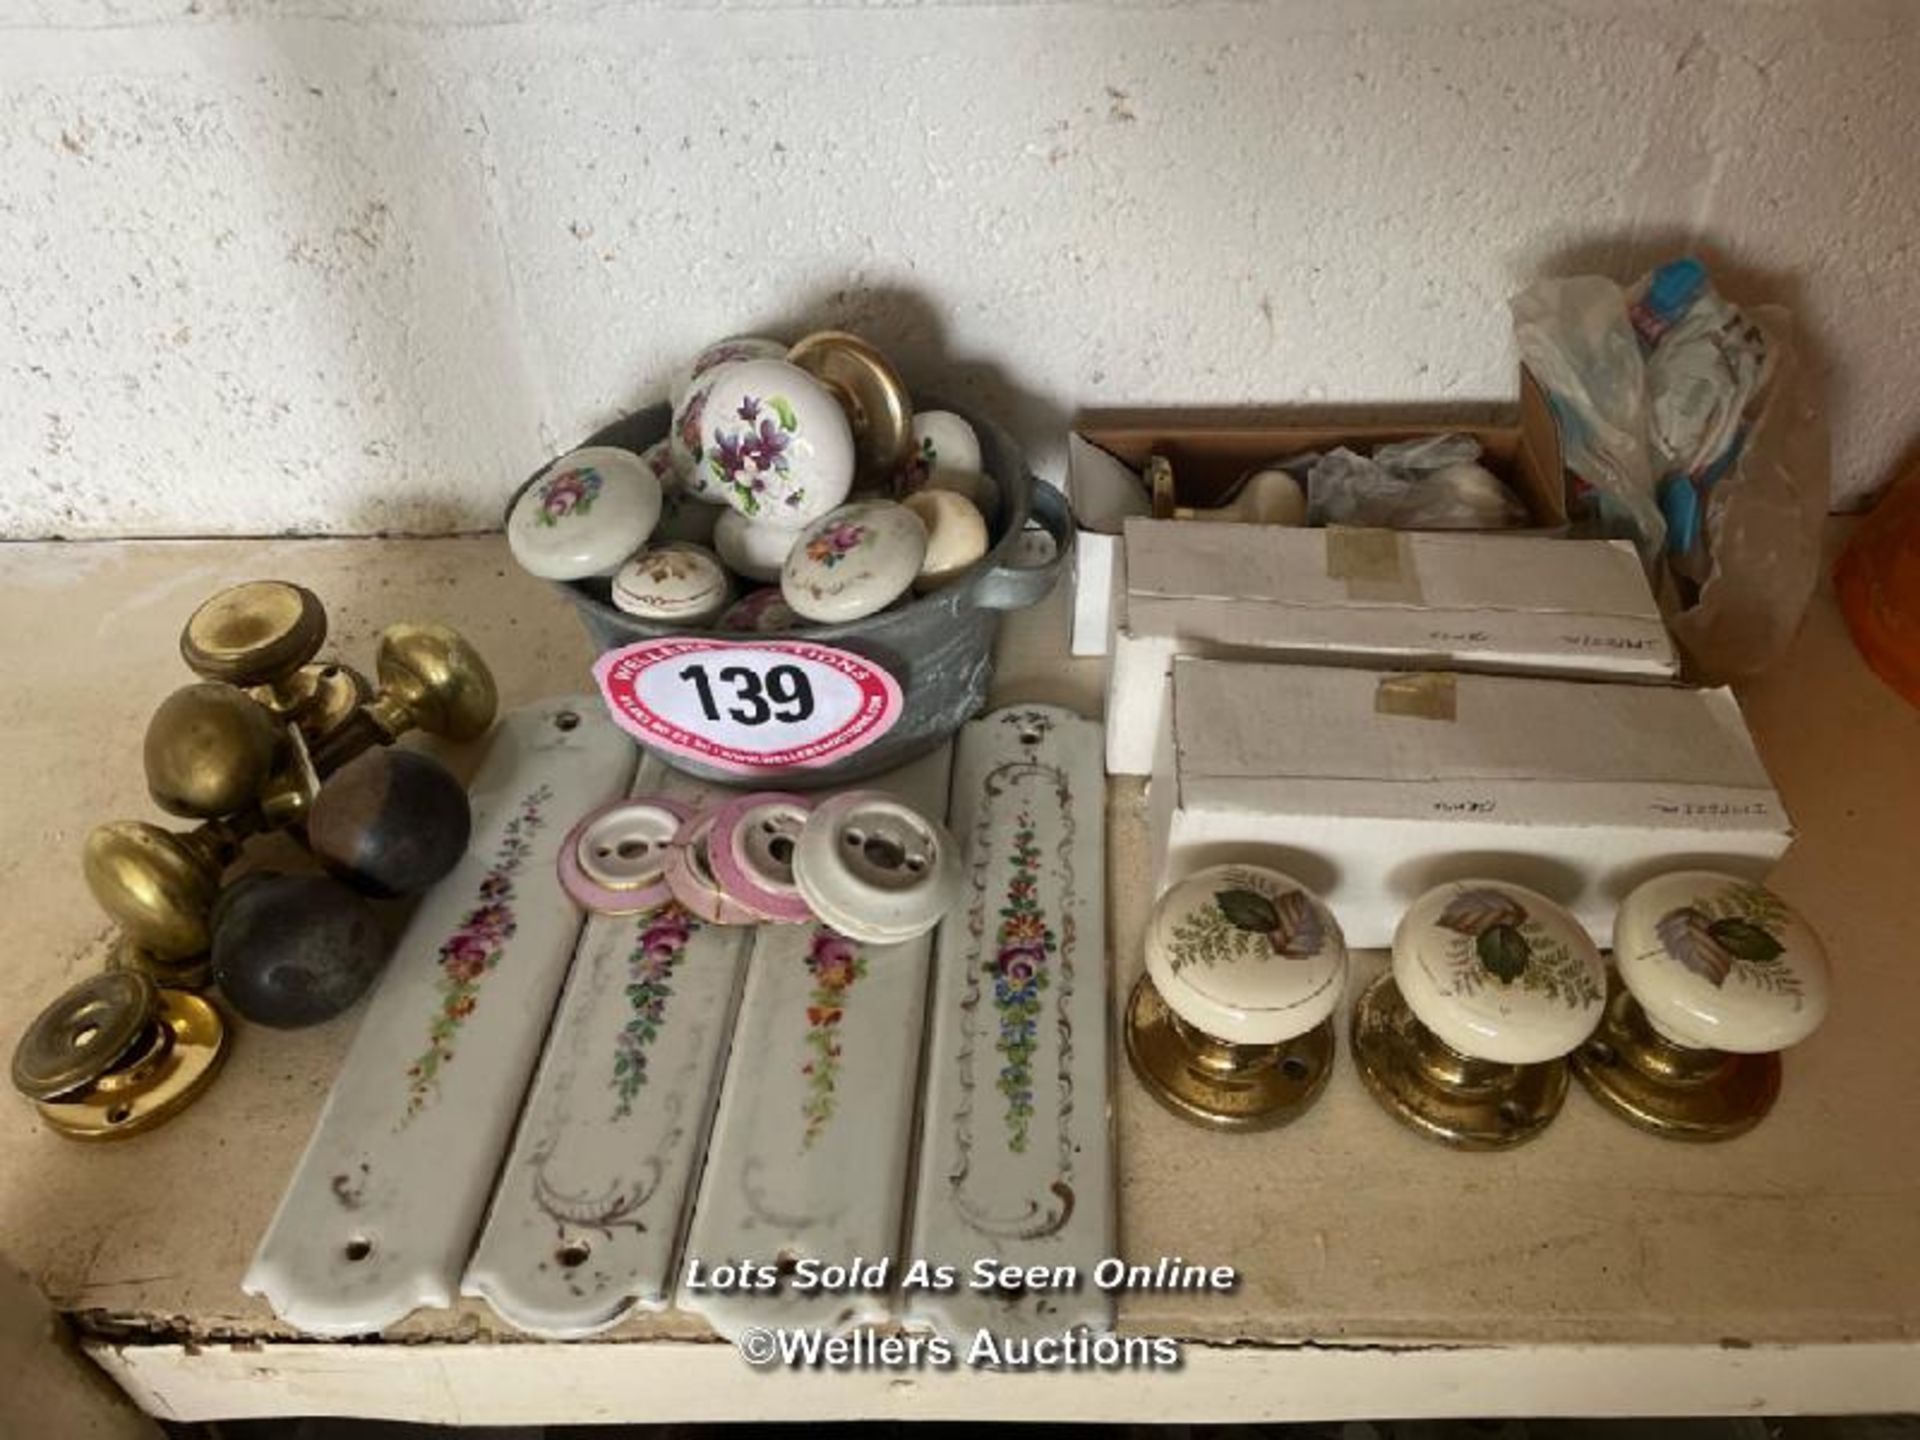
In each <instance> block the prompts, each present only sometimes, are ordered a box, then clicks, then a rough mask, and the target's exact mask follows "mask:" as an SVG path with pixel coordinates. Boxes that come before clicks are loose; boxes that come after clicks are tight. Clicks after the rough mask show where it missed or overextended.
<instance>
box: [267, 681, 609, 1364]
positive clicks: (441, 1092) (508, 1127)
mask: <svg viewBox="0 0 1920 1440" xmlns="http://www.w3.org/2000/svg"><path fill="white" fill-rule="evenodd" d="M634 763H635V754H634V749H633V745H632V743H631V742H630V741H629V740H628V739H627V738H626V735H625V732H623V731H622V730H620V729H619V728H618V727H617V726H616V725H614V723H613V722H612V721H611V720H610V719H608V718H607V716H606V712H605V708H604V707H603V706H601V705H600V704H599V703H598V701H596V700H594V699H593V698H591V697H589V696H574V697H563V698H560V699H555V700H549V701H544V702H542V703H540V704H537V705H531V706H527V707H525V708H523V709H520V710H515V711H512V712H510V713H509V714H507V715H506V716H504V717H503V718H502V719H501V721H500V722H499V724H498V725H497V726H496V727H495V729H494V732H493V735H492V737H491V739H490V740H489V742H488V745H487V751H486V755H485V757H484V759H483V760H482V761H481V764H480V768H479V771H478V773H477V774H476V775H475V777H474V781H473V785H472V787H471V792H470V799H471V802H472V808H473V832H472V840H471V842H470V844H469V848H468V851H467V853H466V855H465V856H464V857H463V858H462V859H461V861H460V863H459V864H458V865H456V866H455V867H454V869H453V870H452V871H451V872H450V873H449V874H448V875H447V876H446V878H445V879H443V880H441V881H440V882H439V884H437V885H435V886H434V887H433V888H432V889H431V890H429V891H428V892H427V893H426V895H425V896H424V897H423V898H422V899H421V901H420V904H419V907H418V908H417V909H416V910H415V911H414V913H413V916H412V918H411V919H410V920H409V922H408V924H407V927H406V929H405V930H404V931H403V932H402V934H401V936H400V938H399V940H398V941H397V943H396V944H395V946H394V951H393V958H392V959H391V960H390V961H389V962H388V964H387V969H386V972H385V973H384V974H383V975H382V977H381V979H380V981H379V984H378V986H377V988H376V989H375V990H374V993H373V995H372V997H371V999H370V1000H369V1002H368V1005H367V1010H366V1014H365V1016H364V1017H363V1018H362V1020H361V1022H360V1029H359V1031H358V1032H357V1033H356V1034H355V1035H354V1038H353V1044H352V1046H351V1048H350V1049H349V1050H348V1052H347V1057H346V1060H345V1062H344V1063H343V1064H342V1065H341V1068H340V1075H339V1078H338V1079H337V1080H336V1081H335V1082H334V1086H333V1091H332V1093H331V1094H330V1095H329V1096H328V1098H327V1105H326V1109H325V1110H324V1111H322V1112H321V1116H320V1122H319V1124H318V1126H317V1127H316V1128H315V1130H314V1133H313V1138H312V1139H311V1140H310V1141H309V1142H308V1144H307V1150H306V1153H305V1154H304V1155H303V1156H302V1157H301V1160H300V1164H299V1167H298V1168H297V1169H296V1170H295V1172H294V1175H293V1179H292V1181H291V1183H290V1184H289V1185H288V1187H287V1191H286V1194H285V1196H284V1197H283V1198H282V1200H281V1202H280V1208H279V1210H278V1211H277V1212H276V1213H275V1215H274V1217H273V1223H272V1224H271V1225H270V1226H269V1227H268V1229H267V1233H266V1236H265V1238H264V1239H262V1240H261V1242H260V1248H259V1250H258V1252H257V1253H256V1254H255V1255H254V1259H253V1264H252V1265H251V1266H250V1267H249V1269H248V1271H247V1275H246V1278H245V1279H244V1280H243V1281H242V1287H243V1288H244V1289H245V1290H247V1291H248V1292H249V1293H250V1294H255V1295H262V1296H265V1297H266V1299H267V1301H268V1302H269V1303H270V1304H271V1305H272V1306H273V1309H274V1313H275V1314H277V1315H279V1316H280V1318H281V1319H283V1320H285V1321H286V1322H287V1323H288V1324H290V1325H293V1326H296V1327H297V1328H299V1329H301V1330H306V1331H309V1332H311V1333H313V1334H316V1335H329V1336H333V1335H365V1334H372V1333H374V1332H376V1331H379V1330H382V1329H384V1328H385V1327H387V1326H388V1325H391V1324H393V1323H394V1322H395V1321H397V1320H400V1319H401V1318H403V1317H404V1316H405V1315H406V1314H407V1313H408V1312H409V1311H411V1310H414V1309H415V1308H417V1307H419V1306H422V1305H451V1304H452V1303H453V1300H454V1295H455V1288H456V1286H457V1284H458V1281H459V1277H460V1272H461V1269H462V1267H463V1266H464V1265H465V1263H466V1259H467V1255H468V1252H469V1250H470V1249H471V1248H472V1245H473V1237H474V1233H475V1231H476V1230H477V1229H478V1228H479V1225H480V1220H481V1216H482V1214H483V1213H484V1211H485V1207H486V1203H487V1197H488V1195H489V1194H490V1193H491V1192H492V1188H493V1181H494V1175H495V1173H496V1172H497V1171H498V1169H499V1165H500V1159H501V1156H502V1155H503V1154H504V1153H505V1152H506V1148H507V1143H508V1141H509V1139H510V1137H511V1135H512V1132H513V1126H514V1121H515V1120H516V1119H517V1118H518V1117H519V1114H520V1107H521V1100H522V1099H523V1097H524V1096H525V1094H526V1088H527V1080H528V1077H529V1076H530V1075H531V1074H532V1071H533V1066H534V1062H535V1060H536V1059H537V1058H538V1056H539V1053H540V1047H541V1044H542V1042H543V1041H544V1040H545V1038H546V1029H547V1018H548V1016H550V1015H551V1014H552V1013H553V1002H554V997H555V996H556V995H557V994H558V993H559V991H560V987H561V984H562V982H563V981H564V980H565V978H566V974H567V969H568V966H569V965H570V964H571V963H572V960H573V950H574V942H575V941H576V940H577V939H578V937H579V934H580V925H581V911H580V910H579V908H578V907H577V906H575V905H574V903H573V902H572V901H571V900H570V899H568V898H567V896H566V894H565V892H564V891H562V890H561V888H560V877H559V874H558V872H557V869H556V864H555V862H556V860H557V858H558V851H559V846H560V844H561V842H562V839H563V837H564V836H565V835H566V833H567V830H568V827H569V826H570V825H571V824H572V822H573V821H574V820H575V819H576V818H578V817H579V816H581V815H583V814H585V813H586V812H587V811H588V810H590V809H592V808H593V807H594V806H595V805H597V804H599V803H600V802H602V801H604V800H606V799H607V798H608V797H609V796H612V795H618V794H620V793H622V792H623V791H624V790H625V789H626V786H627V784H628V781H629V779H630V778H631V776H632V774H633V770H634Z"/></svg>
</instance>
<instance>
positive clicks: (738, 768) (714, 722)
mask: <svg viewBox="0 0 1920 1440" xmlns="http://www.w3.org/2000/svg"><path fill="white" fill-rule="evenodd" d="M594 678H595V679H596V680H598V681H599V683H600V691H601V695H602V697H603V698H604V699H605V700H606V702H607V707H608V709H609V710H611V711H612V713H613V718H614V719H615V720H616V721H618V722H619V724H620V725H621V726H622V727H623V728H624V729H626V730H627V731H628V732H629V733H631V734H632V735H633V736H634V737H635V738H637V739H639V740H640V741H641V742H643V743H644V744H646V745H649V746H652V747H653V748H655V749H659V750H664V751H666V752H668V753H669V754H672V755H677V756H680V757H682V758H685V759H689V760H697V761H700V762H701V763H703V764H706V765H709V766H712V767H714V768H717V769H721V770H728V771H732V772H734V773H737V774H742V775H764V774H767V773H768V772H771V771H779V770H793V769H809V768H813V767H817V766H821V765H827V764H831V763H832V762H833V761H835V760H838V759H840V758H841V757H842V756H845V755H847V754H849V753H851V752H852V751H855V750H858V749H860V748H861V747H863V746H866V745H870V744H872V743H873V742H874V741H875V740H878V739H879V738H880V737H881V736H882V735H884V734H886V733H887V731H888V730H890V729H892V728H893V725H894V724H895V722H897V721H898V720H899V718H900V710H901V704H902V696H901V693H900V685H899V682H898V681H896V680H895V679H894V677H893V676H892V675H890V674H888V673H887V671H885V670H884V669H882V668H881V667H880V666H878V665H877V664H875V663H874V662H873V661H871V660H868V659H866V658H865V657H863V656H860V655H855V654H853V653H852V652H850V651H846V650H841V649H837V648H835V647H834V646H831V645H815V644H813V643H811V642H809V641H804V640H749V641H730V640H711V639H705V638H695V637H687V638H684V639H679V638H676V639H666V640H646V641H642V642H640V643H639V644H637V645H629V646H626V647H625V648H624V649H620V650H615V651H612V652H610V653H608V654H606V655H602V656H601V657H600V660H599V662H598V663H597V664H596V665H595V666H594Z"/></svg>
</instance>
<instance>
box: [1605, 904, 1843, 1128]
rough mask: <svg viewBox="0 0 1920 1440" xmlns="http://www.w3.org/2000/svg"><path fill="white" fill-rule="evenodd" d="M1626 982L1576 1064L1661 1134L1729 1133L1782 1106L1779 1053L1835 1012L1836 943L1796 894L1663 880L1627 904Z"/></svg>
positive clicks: (1622, 970) (1619, 940)
mask: <svg viewBox="0 0 1920 1440" xmlns="http://www.w3.org/2000/svg"><path fill="white" fill-rule="evenodd" d="M1613 961H1614V969H1615V973H1616V975H1617V976H1618V981H1617V983H1616V985H1615V989H1614V993H1613V995H1612V996H1611V998H1610V1000H1609V1002H1608V1006H1607V1014H1606V1020H1605V1022H1604V1023H1603V1025H1602V1026H1601V1029H1600V1031H1599V1033H1598V1034H1597V1035H1596V1036H1595V1037H1594V1039H1593V1042H1592V1043H1591V1044H1589V1045H1588V1046H1587V1047H1586V1048H1585V1049H1584V1050H1582V1051H1581V1052H1580V1053H1579V1054H1578V1055H1577V1056H1576V1057H1575V1060H1574V1067H1575V1070H1576V1072H1577V1073H1578V1074H1579V1076H1580V1078H1581V1080H1582V1081H1583V1082H1584V1083H1585V1084H1586V1086H1587V1088H1588V1090H1589V1091H1590V1092H1592V1094H1593V1095H1594V1097H1595V1098H1596V1099H1598V1100H1599V1101H1600V1102H1601V1103H1602V1104H1603V1105H1605V1106H1606V1107H1607V1108H1608V1109H1610V1110H1612V1111H1614V1113H1615V1114H1618V1115H1620V1116H1622V1117H1623V1118H1625V1119H1627V1120H1628V1121H1630V1122H1632V1123H1634V1124H1636V1125H1639V1126H1640V1127H1641V1128H1643V1129H1647V1130H1651V1131H1653V1132H1655V1133H1656V1134H1661V1135H1667V1136H1671V1137H1674V1138H1678V1139H1689V1140H1724V1139H1731V1138H1732V1137H1733V1136H1735V1135H1740V1134H1744V1133H1745V1132H1746V1131H1747V1130H1749V1129H1751V1128H1752V1127H1753V1126H1754V1125H1756V1124H1758V1123H1759V1122H1760V1120H1761V1119H1763V1118H1764V1117H1765V1116H1766V1114H1767V1112H1768V1111H1769V1110H1770V1109H1771V1108H1772V1106H1773V1102H1774V1100H1775V1098H1776V1097H1777V1096H1778V1094H1779V1089H1780V1070H1781V1066H1780V1056H1779V1053H1778V1052H1779V1051H1781V1050H1784V1049H1787V1048H1788V1047H1789V1046H1792V1045H1797V1044H1799V1043H1800V1042H1801V1041H1802V1040H1805V1039H1806V1038H1807V1037H1808V1036H1809V1035H1811V1034H1812V1033H1813V1032H1814V1031H1815V1030H1816V1029H1818V1028H1819V1026H1820V1024H1821V1022H1822V1021H1823V1020H1824V1019H1825V1018H1826V1014H1827V1006H1828V1002H1829V998H1830V993H1831V988H1832V981H1831V978H1830V974H1829V970H1828V965H1827V955H1826V949H1825V947H1824V946H1823V945H1822V944H1821V943H1820V937H1819V936H1818V935H1816V934H1815V933H1814V931H1813V928H1812V927H1811V926H1810V925H1808V924H1807V922H1806V921H1805V920H1804V919H1803V918H1802V917H1801V916H1800V915H1799V913H1798V912H1797V911H1795V910H1794V909H1793V908H1792V907H1791V906H1789V905H1788V904H1787V903H1786V901H1784V900H1782V899H1781V898H1780V897H1779V896H1778V895H1776V894H1774V893H1773V892H1772V891H1771V890H1769V889H1767V888H1766V887H1765V886H1763V885H1759V884H1756V883H1754V882H1753V881H1750V880H1743V879H1740V878H1738V877H1736V876H1732V875H1723V874H1718V873H1715V872H1712V871H1704V870H1683V871H1676V872H1674V873H1671V874H1667V875H1660V876H1657V877H1655V878H1654V879H1652V880H1649V881H1647V882H1645V883H1644V884H1642V885H1640V886H1639V887H1638V888H1636V889H1635V890H1633V891H1632V892H1631V893H1630V894H1628V895H1627V897H1626V898H1625V899H1624V900H1622V901H1621V902H1620V908H1619V910H1618V912H1616V914H1615V916H1614V924H1613Z"/></svg>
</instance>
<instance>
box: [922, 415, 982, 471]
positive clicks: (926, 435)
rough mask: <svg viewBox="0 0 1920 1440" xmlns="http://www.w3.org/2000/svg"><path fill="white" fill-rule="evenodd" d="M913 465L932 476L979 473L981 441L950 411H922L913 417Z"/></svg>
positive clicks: (962, 419)
mask: <svg viewBox="0 0 1920 1440" xmlns="http://www.w3.org/2000/svg"><path fill="white" fill-rule="evenodd" d="M913 464H914V467H915V468H916V469H917V470H920V471H922V472H924V473H926V474H929V475H930V474H932V473H933V472H934V471H936V470H969V471H973V472H975V473H978V471H979V469H980V437H979V436H978V435H976V434H974V431H973V426H971V425H970V424H968V423H967V421H966V420H965V419H964V418H963V417H962V416H959V415H956V414H954V413H953V412H952V411H951V410H922V411H920V412H919V413H918V414H916V415H915V416H914V417H913Z"/></svg>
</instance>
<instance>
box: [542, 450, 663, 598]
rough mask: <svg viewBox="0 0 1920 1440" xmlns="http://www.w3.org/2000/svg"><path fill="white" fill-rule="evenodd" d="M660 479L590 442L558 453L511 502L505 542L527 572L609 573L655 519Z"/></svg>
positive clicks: (633, 459)
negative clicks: (579, 447)
mask: <svg viewBox="0 0 1920 1440" xmlns="http://www.w3.org/2000/svg"><path fill="white" fill-rule="evenodd" d="M661 503H662V501H661V492H660V482H659V480H658V479H657V478H656V477H655V475H654V472H653V470H652V469H651V468H650V467H649V466H648V465H647V464H646V463H645V462H643V461H642V460H641V458H640V457H639V456H638V455H635V454H633V453H632V452H631V451H628V450H617V449H614V448H613V447H612V446H609V445H590V446H588V447H587V448H586V449H584V450H575V451H574V452H573V453H571V454H569V455H562V456H561V457H560V458H559V459H558V460H556V461H554V462H553V464H551V465H549V466H548V467H547V468H546V469H545V470H543V471H542V472H541V473H540V474H539V475H538V476H537V477H535V479H534V481H533V483H532V484H530V485H528V486H527V488H526V489H525V490H524V491H522V492H521V494H520V498H519V499H518V500H516V501H514V504H513V510H512V512H511V513H510V514H509V515H508V516H507V545H508V547H509V548H510V549H511V550H512V551H513V558H514V559H515V560H517V561H519V562H520V567H521V568H522V569H523V570H525V571H527V573H528V574H530V575H537V576H539V577H540V578H541V579H542V580H584V579H587V578H588V577H589V576H595V575H611V574H613V572H614V571H616V570H618V569H619V568H620V566H621V564H622V562H624V561H625V560H626V558H627V557H628V556H629V555H631V554H633V552H634V551H636V550H638V549H639V548H640V547H641V546H642V545H644V544H646V543H647V537H648V536H649V535H651V534H652V533H653V528H654V526H655V525H657V524H658V523H659V522H660V507H661Z"/></svg>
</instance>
